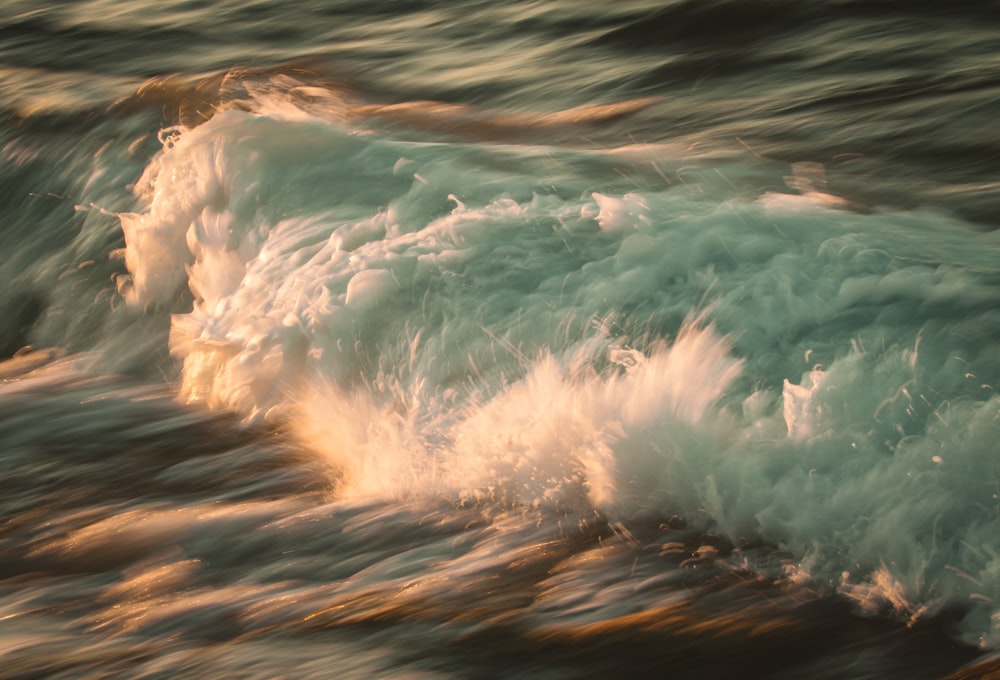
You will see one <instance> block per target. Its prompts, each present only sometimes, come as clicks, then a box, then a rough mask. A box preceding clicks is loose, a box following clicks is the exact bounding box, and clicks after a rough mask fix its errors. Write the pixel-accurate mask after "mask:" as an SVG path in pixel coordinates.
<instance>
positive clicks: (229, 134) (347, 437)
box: [121, 99, 1000, 644]
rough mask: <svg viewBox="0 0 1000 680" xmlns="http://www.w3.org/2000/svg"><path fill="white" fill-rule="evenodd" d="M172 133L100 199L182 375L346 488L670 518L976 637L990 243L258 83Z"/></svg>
mask: <svg viewBox="0 0 1000 680" xmlns="http://www.w3.org/2000/svg"><path fill="white" fill-rule="evenodd" d="M267 103H268V106H262V107H260V109H261V110H260V111H259V112H253V111H242V110H228V111H224V112H221V113H218V114H216V115H215V116H214V117H213V118H211V120H209V121H208V122H206V123H204V124H203V125H200V126H198V127H195V128H190V129H188V128H175V129H172V130H169V131H168V132H167V133H166V134H165V135H164V140H165V145H164V149H163V150H162V152H160V153H159V154H158V155H157V156H156V157H155V158H154V160H153V161H152V162H151V163H150V165H149V166H148V167H147V168H146V170H145V173H144V174H143V176H142V178H141V180H140V181H139V183H138V184H137V189H136V191H137V195H138V196H139V198H140V205H141V207H140V209H139V210H138V211H136V212H133V213H127V214H122V215H121V223H122V228H123V230H124V235H125V243H126V249H125V261H126V264H127V266H128V269H129V272H130V274H131V280H130V281H128V282H127V283H125V284H124V285H123V287H122V289H123V291H124V295H125V297H126V299H127V300H128V302H129V304H130V305H131V306H132V307H133V308H136V309H139V308H146V309H147V310H149V309H155V308H157V307H158V306H159V307H163V306H169V305H171V304H175V301H176V300H177V299H178V297H179V296H181V295H182V294H184V293H185V292H186V291H189V293H190V296H191V298H193V301H192V302H191V303H190V305H191V306H190V309H189V311H180V312H176V313H174V314H173V316H172V319H171V322H170V333H169V347H170V352H171V354H172V355H173V356H175V357H176V358H177V359H179V360H180V361H181V363H182V368H181V373H180V384H179V387H178V390H179V395H180V398H181V399H182V400H183V401H186V402H189V403H193V404H203V405H206V406H208V407H209V408H213V409H224V410H231V411H235V412H236V413H238V414H240V416H241V417H242V418H244V419H245V420H246V421H248V422H270V423H273V424H280V425H281V426H282V427H287V428H288V429H289V431H290V432H291V434H292V436H293V437H295V438H296V439H297V441H299V442H300V443H301V444H303V445H304V446H305V447H307V448H309V449H310V450H313V451H315V452H316V453H318V454H320V455H321V456H322V457H323V459H324V460H325V461H326V462H327V463H328V464H329V466H330V470H331V471H330V473H329V474H330V475H331V479H333V480H334V481H335V483H336V484H337V485H338V489H339V491H338V493H339V494H341V497H377V498H394V499H406V498H410V499H413V498H421V497H423V498H441V497H443V498H446V499H451V500H453V501H455V502H462V503H468V502H474V503H481V502H486V503H499V504H500V505H501V506H504V507H511V506H527V507H536V508H547V509H549V510H557V511H560V512H570V513H575V514H580V515H581V516H586V515H587V514H588V513H590V512H593V511H597V512H599V513H601V514H602V515H603V516H606V517H609V518H611V520H612V521H624V522H628V521H633V520H636V519H637V518H641V517H661V518H667V517H670V516H680V517H683V518H684V520H685V521H686V522H689V523H692V524H693V525H694V526H701V527H704V528H706V529H711V530H713V531H718V532H720V533H721V534H722V535H724V536H726V537H729V538H730V539H731V540H740V539H752V540H764V541H767V542H770V543H772V544H774V545H777V546H780V547H781V548H782V549H785V550H788V551H789V552H790V553H791V554H792V555H794V556H795V566H794V571H795V572H796V574H797V576H796V578H803V579H811V580H813V581H815V582H817V583H821V584H822V583H825V584H828V586H829V587H831V588H833V589H835V590H837V591H839V592H840V593H842V594H843V595H845V596H847V597H848V598H853V599H855V600H857V601H858V602H859V603H861V605H862V606H863V607H865V608H869V609H873V610H878V609H879V608H880V607H882V606H884V605H885V604H886V603H888V604H889V606H890V608H895V609H896V610H897V612H898V613H899V614H900V615H903V616H906V617H912V618H914V619H917V618H919V617H921V616H923V615H925V614H927V613H928V612H929V611H930V612H933V611H939V610H940V609H941V608H943V607H951V606H955V605H960V606H962V607H965V606H968V608H969V610H968V613H967V615H966V616H965V623H964V626H965V631H966V634H967V635H968V636H970V637H971V638H975V639H981V640H982V641H984V642H985V643H987V644H989V643H993V642H995V641H996V638H995V637H994V636H995V630H996V629H995V627H994V625H993V623H992V621H991V616H992V615H993V613H994V611H995V607H994V605H993V602H992V597H993V595H992V593H993V592H994V591H995V589H996V588H997V587H998V586H1000V576H998V574H1000V557H998V556H1000V536H998V535H997V532H996V522H997V519H998V512H1000V504H998V501H997V494H998V487H997V482H996V480H997V479H998V478H1000V475H998V472H1000V471H998V464H1000V463H998V461H997V458H996V455H995V441H996V436H997V431H998V427H1000V426H998V423H1000V398H998V397H997V396H996V392H995V387H994V378H995V376H997V375H998V369H1000V366H998V359H997V357H998V356H1000V352H998V349H1000V348H998V346H997V344H998V341H997V338H1000V310H998V308H997V305H996V303H995V301H996V300H997V299H998V290H997V286H998V283H1000V279H998V278H997V275H996V270H995V259H994V256H993V253H995V252H996V248H997V235H996V233H983V232H980V231H976V230H972V229H970V228H969V227H968V226H967V225H965V224H963V223H962V222H960V221H956V220H955V219H953V218H950V217H947V216H945V215H943V214H939V213H935V212H921V211H913V212H897V213H891V212H875V213H872V212H865V211H860V210H857V209H852V208H854V207H856V206H851V205H850V204H849V203H848V202H847V201H845V200H843V199H840V198H838V197H836V196H833V195H830V194H828V193H825V192H824V191H822V188H823V187H822V182H821V180H822V172H821V168H817V167H815V166H810V165H808V164H806V165H800V166H796V167H794V168H792V169H791V173H792V174H791V175H789V176H788V177H787V178H786V180H787V183H788V186H790V187H793V188H794V189H797V191H792V190H786V193H768V192H763V193H761V192H759V191H758V192H757V193H756V195H753V194H750V195H748V192H747V191H741V190H739V189H734V187H739V186H740V184H739V183H740V182H742V181H746V178H747V177H751V178H752V177H753V172H754V171H753V170H752V169H750V168H746V167H741V163H740V162H739V159H738V157H736V156H733V157H729V158H726V157H720V156H712V155H708V154H703V155H696V154H694V153H692V152H691V150H689V149H683V148H676V147H670V146H666V145H659V146H648V145H647V146H629V147H622V148H616V149H608V150H603V151H598V152H593V151H589V152H588V151H580V150H573V149H567V148H559V147H552V146H521V145H516V144H484V143H474V142H452V143H428V142H419V141H408V140H406V139H405V138H402V137H400V136H399V135H393V134H391V133H386V132H379V131H377V130H376V129H373V128H372V126H370V125H369V126H367V127H364V126H362V127H350V126H348V125H347V124H346V123H345V121H344V120H342V119H340V118H331V117H329V116H328V117H323V116H320V115H317V114H315V113H314V112H313V113H307V112H305V111H303V110H302V109H300V108H294V107H290V106H289V105H288V104H287V101H284V100H279V99H273V100H272V99H268V100H267Z"/></svg>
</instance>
